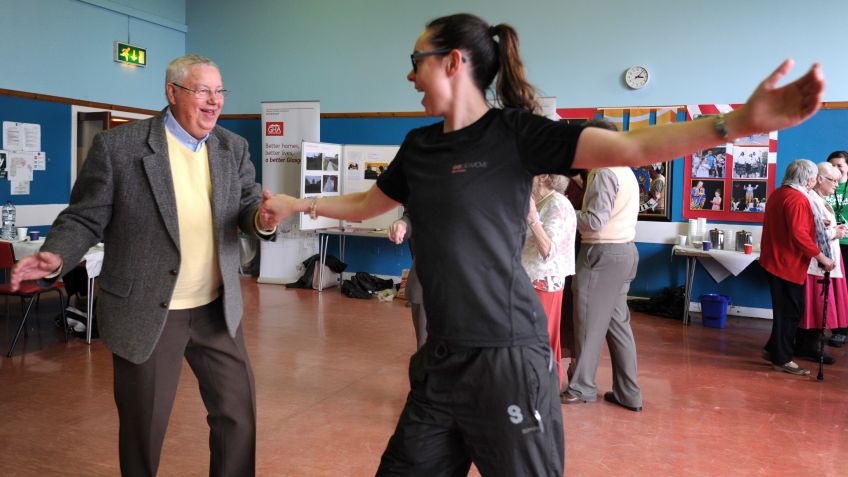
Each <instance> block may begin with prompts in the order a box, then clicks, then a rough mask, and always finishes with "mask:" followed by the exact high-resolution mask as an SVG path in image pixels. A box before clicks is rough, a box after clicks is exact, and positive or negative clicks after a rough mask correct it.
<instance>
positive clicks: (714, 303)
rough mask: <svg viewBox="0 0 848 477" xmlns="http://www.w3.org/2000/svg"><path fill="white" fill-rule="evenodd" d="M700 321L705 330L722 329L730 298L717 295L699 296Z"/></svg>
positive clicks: (706, 294)
mask: <svg viewBox="0 0 848 477" xmlns="http://www.w3.org/2000/svg"><path fill="white" fill-rule="evenodd" d="M700 300H701V321H702V323H703V324H704V326H706V327H707V328H724V325H725V324H726V322H727V305H728V304H729V303H730V297H728V296H725V295H721V294H719V293H705V294H703V295H701V298H700Z"/></svg>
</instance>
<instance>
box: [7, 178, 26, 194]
mask: <svg viewBox="0 0 848 477" xmlns="http://www.w3.org/2000/svg"><path fill="white" fill-rule="evenodd" d="M11 190H12V195H29V181H12V188H11Z"/></svg>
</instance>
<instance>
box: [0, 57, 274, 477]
mask: <svg viewBox="0 0 848 477" xmlns="http://www.w3.org/2000/svg"><path fill="white" fill-rule="evenodd" d="M226 93H227V90H225V89H223V86H222V81H221V74H220V72H219V71H218V67H217V66H216V65H215V64H214V63H213V62H212V61H211V60H209V59H208V58H204V57H200V56H196V55H187V56H184V57H181V58H177V59H176V60H174V61H172V62H171V63H170V64H169V65H168V69H167V73H166V84H165V94H166V96H167V99H168V107H167V108H165V109H164V110H163V111H162V112H161V113H159V114H158V115H156V116H155V117H153V118H150V119H147V120H144V121H139V122H135V123H131V124H128V125H125V126H121V127H118V128H116V129H112V130H109V131H106V132H103V133H101V134H99V135H98V136H97V137H95V139H94V144H93V146H92V148H91V151H90V153H89V155H88V157H87V159H86V161H85V164H84V167H83V169H82V171H81V172H80V175H79V178H78V179H77V182H76V184H75V185H74V189H73V191H72V193H71V199H70V205H69V206H68V208H66V209H65V210H64V211H63V212H62V213H61V214H60V215H59V217H58V218H57V219H56V221H55V222H54V223H53V226H52V229H51V231H50V233H49V235H48V236H47V240H46V241H45V243H44V246H43V247H42V248H41V251H40V252H39V253H38V254H37V255H34V256H32V257H28V258H25V259H23V260H21V261H20V262H19V263H18V264H17V266H16V267H15V269H14V271H13V274H12V286H13V287H16V286H18V285H19V284H20V282H21V281H22V280H33V279H43V280H55V279H58V278H59V277H60V276H61V275H62V274H63V273H64V272H67V271H69V270H70V269H71V268H73V265H75V264H76V263H77V262H79V261H80V260H81V259H82V256H83V254H84V253H85V252H86V250H88V248H89V247H91V246H92V245H94V244H96V243H98V242H100V241H102V242H104V244H105V251H106V252H105V256H104V260H103V268H102V272H101V274H100V278H99V283H100V294H99V297H98V302H97V320H98V325H99V327H100V337H101V338H102V339H103V342H104V343H105V344H106V346H107V347H108V348H109V350H110V351H111V352H112V353H113V366H114V379H115V402H116V404H117V407H118V417H119V419H120V431H119V434H120V436H119V449H120V451H119V452H120V463H121V473H122V474H123V475H133V476H135V475H140V476H141V475H144V476H148V475H155V474H156V473H157V470H158V466H159V456H160V452H161V448H162V442H163V439H164V436H165V430H166V429H167V425H168V418H169V415H170V412H171V408H172V406H173V402H174V397H175V394H176V389H177V383H178V382H179V376H180V370H181V368H182V363H183V357H185V359H186V360H187V361H188V363H189V365H190V366H191V369H192V371H193V372H194V374H195V375H196V376H197V379H198V381H199V384H200V393H201V397H202V398H203V402H204V404H205V405H206V409H207V411H208V422H209V426H210V438H209V445H210V448H211V449H210V451H211V462H210V466H211V469H210V474H211V475H231V476H247V475H253V474H254V468H255V450H256V398H255V391H254V381H253V373H252V371H251V367H250V361H249V359H248V355H247V351H246V349H245V344H244V337H243V335H242V328H241V316H242V297H241V289H240V284H239V278H238V266H239V248H238V229H241V230H242V231H244V232H246V233H250V234H255V235H258V236H259V237H261V238H269V237H270V236H272V234H273V233H274V228H275V226H276V223H275V222H274V220H273V218H272V217H269V216H268V215H267V214H265V213H263V209H262V204H263V195H262V193H261V191H260V187H259V185H258V184H257V183H256V182H255V171H254V168H253V165H252V164H251V162H250V159H249V153H248V147H247V142H246V141H245V140H244V139H243V138H242V137H239V136H237V135H235V134H233V133H231V132H229V131H227V130H225V129H223V128H221V127H218V126H217V120H218V116H219V115H220V113H221V109H222V107H223V105H224V96H225V95H226Z"/></svg>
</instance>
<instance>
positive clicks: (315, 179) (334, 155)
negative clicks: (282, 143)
mask: <svg viewBox="0 0 848 477" xmlns="http://www.w3.org/2000/svg"><path fill="white" fill-rule="evenodd" d="M300 151H301V154H302V156H303V157H301V161H300V164H301V171H300V177H301V181H300V196H301V197H303V198H307V199H308V198H312V197H332V196H337V195H339V187H340V185H339V180H340V179H339V158H340V156H341V153H342V146H341V144H329V143H322V142H307V141H304V142H303V144H302V146H301V149H300ZM338 226H339V220H338V219H330V218H327V217H318V218H317V219H315V220H313V219H311V218H309V214H300V229H301V230H314V229H321V228H327V227H338Z"/></svg>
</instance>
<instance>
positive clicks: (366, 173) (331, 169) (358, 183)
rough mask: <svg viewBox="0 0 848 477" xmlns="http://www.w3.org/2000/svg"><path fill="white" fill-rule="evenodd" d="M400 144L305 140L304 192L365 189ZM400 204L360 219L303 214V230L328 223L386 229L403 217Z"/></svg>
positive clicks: (308, 195) (318, 194) (323, 194)
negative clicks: (358, 220)
mask: <svg viewBox="0 0 848 477" xmlns="http://www.w3.org/2000/svg"><path fill="white" fill-rule="evenodd" d="M398 149H399V147H398V146H364V145H354V144H347V145H343V144H332V143H322V142H308V141H304V142H303V145H302V147H301V154H302V158H301V184H300V187H301V190H300V196H301V197H304V198H311V197H333V196H338V195H341V194H350V193H355V192H365V191H367V190H368V189H370V188H371V186H373V185H374V183H375V182H376V181H377V178H378V177H380V174H382V173H383V171H384V170H385V169H386V168H387V167H388V166H389V163H391V162H392V159H394V157H395V155H396V154H397V151H398ZM400 214H401V211H400V208H397V209H395V210H392V211H389V212H387V213H385V214H382V215H380V216H377V217H372V218H370V219H367V220H363V221H360V222H352V221H339V220H337V219H329V218H326V217H318V218H317V219H315V220H312V219H311V218H309V214H305V213H304V214H300V228H301V230H314V229H320V228H328V227H339V226H344V227H354V228H362V229H369V230H376V229H385V228H388V227H389V225H391V223H392V222H394V221H395V220H397V219H398V218H400Z"/></svg>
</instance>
